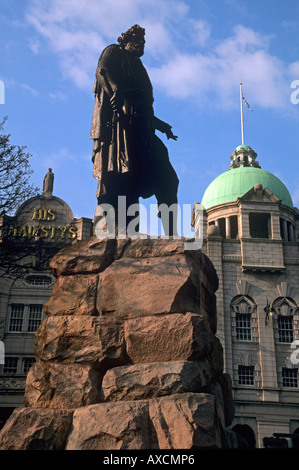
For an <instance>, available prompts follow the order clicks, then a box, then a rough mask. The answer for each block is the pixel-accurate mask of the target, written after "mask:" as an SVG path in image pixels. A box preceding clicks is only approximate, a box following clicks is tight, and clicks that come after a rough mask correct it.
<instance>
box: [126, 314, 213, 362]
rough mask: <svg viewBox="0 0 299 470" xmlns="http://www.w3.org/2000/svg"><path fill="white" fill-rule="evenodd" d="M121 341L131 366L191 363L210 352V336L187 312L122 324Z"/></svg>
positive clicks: (201, 319)
mask: <svg viewBox="0 0 299 470" xmlns="http://www.w3.org/2000/svg"><path fill="white" fill-rule="evenodd" d="M125 341H126V348H127V354H128V356H129V358H130V360H131V361H132V362H133V363H142V362H145V363H147V362H167V361H177V360H194V359H198V358H200V357H203V356H207V355H208V354H209V353H210V352H211V350H212V348H213V342H214V334H213V333H212V331H211V328H210V324H209V323H208V321H207V320H206V319H205V318H204V317H203V316H202V315H198V314H195V313H190V312H188V313H186V314H181V313H178V314H170V315H151V316H148V317H141V318H134V319H129V320H126V321H125Z"/></svg>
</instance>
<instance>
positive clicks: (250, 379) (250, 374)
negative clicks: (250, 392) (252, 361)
mask: <svg viewBox="0 0 299 470" xmlns="http://www.w3.org/2000/svg"><path fill="white" fill-rule="evenodd" d="M238 379H239V385H254V366H239V367H238Z"/></svg>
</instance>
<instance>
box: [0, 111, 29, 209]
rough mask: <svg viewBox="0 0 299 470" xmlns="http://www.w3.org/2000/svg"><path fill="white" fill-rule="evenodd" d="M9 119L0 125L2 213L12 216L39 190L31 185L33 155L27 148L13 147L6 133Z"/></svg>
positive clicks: (0, 200)
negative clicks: (5, 128) (31, 159)
mask: <svg viewBox="0 0 299 470" xmlns="http://www.w3.org/2000/svg"><path fill="white" fill-rule="evenodd" d="M6 120H7V117H4V119H3V121H2V122H1V123H0V213H2V214H3V212H5V213H6V214H8V215H10V214H12V212H13V211H14V210H15V209H16V208H17V207H18V206H19V205H20V204H21V203H22V202H24V201H25V200H26V199H28V198H29V197H32V196H35V195H36V194H38V188H37V187H34V186H33V184H31V183H30V176H31V175H32V173H33V171H32V169H31V167H30V162H29V160H30V158H31V157H32V155H31V154H30V153H26V152H25V150H26V147H24V146H22V147H20V146H18V145H12V144H11V143H10V134H5V133H4V124H5V121H6Z"/></svg>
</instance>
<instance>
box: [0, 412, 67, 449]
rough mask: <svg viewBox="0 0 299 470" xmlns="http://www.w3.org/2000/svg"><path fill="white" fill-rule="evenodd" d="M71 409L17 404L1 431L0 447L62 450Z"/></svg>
mask: <svg viewBox="0 0 299 470" xmlns="http://www.w3.org/2000/svg"><path fill="white" fill-rule="evenodd" d="M72 415H73V413H72V412H71V411H65V410H49V409H48V410H47V409H40V408H39V409H37V408H16V409H15V410H14V411H13V413H12V415H11V416H10V418H9V419H8V421H7V422H6V423H5V426H4V427H3V428H2V430H1V432H0V449H1V450H63V449H64V447H65V442H66V438H67V435H68V434H69V431H70V428H71V424H72Z"/></svg>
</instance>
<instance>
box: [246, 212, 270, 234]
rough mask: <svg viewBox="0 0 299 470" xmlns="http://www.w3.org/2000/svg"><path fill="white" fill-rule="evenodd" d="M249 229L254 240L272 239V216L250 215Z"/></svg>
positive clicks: (255, 213) (253, 213)
mask: <svg viewBox="0 0 299 470" xmlns="http://www.w3.org/2000/svg"><path fill="white" fill-rule="evenodd" d="M249 227H250V236H251V237H252V238H270V233H271V229H270V214H262V213H258V212H251V213H250V214H249Z"/></svg>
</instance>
